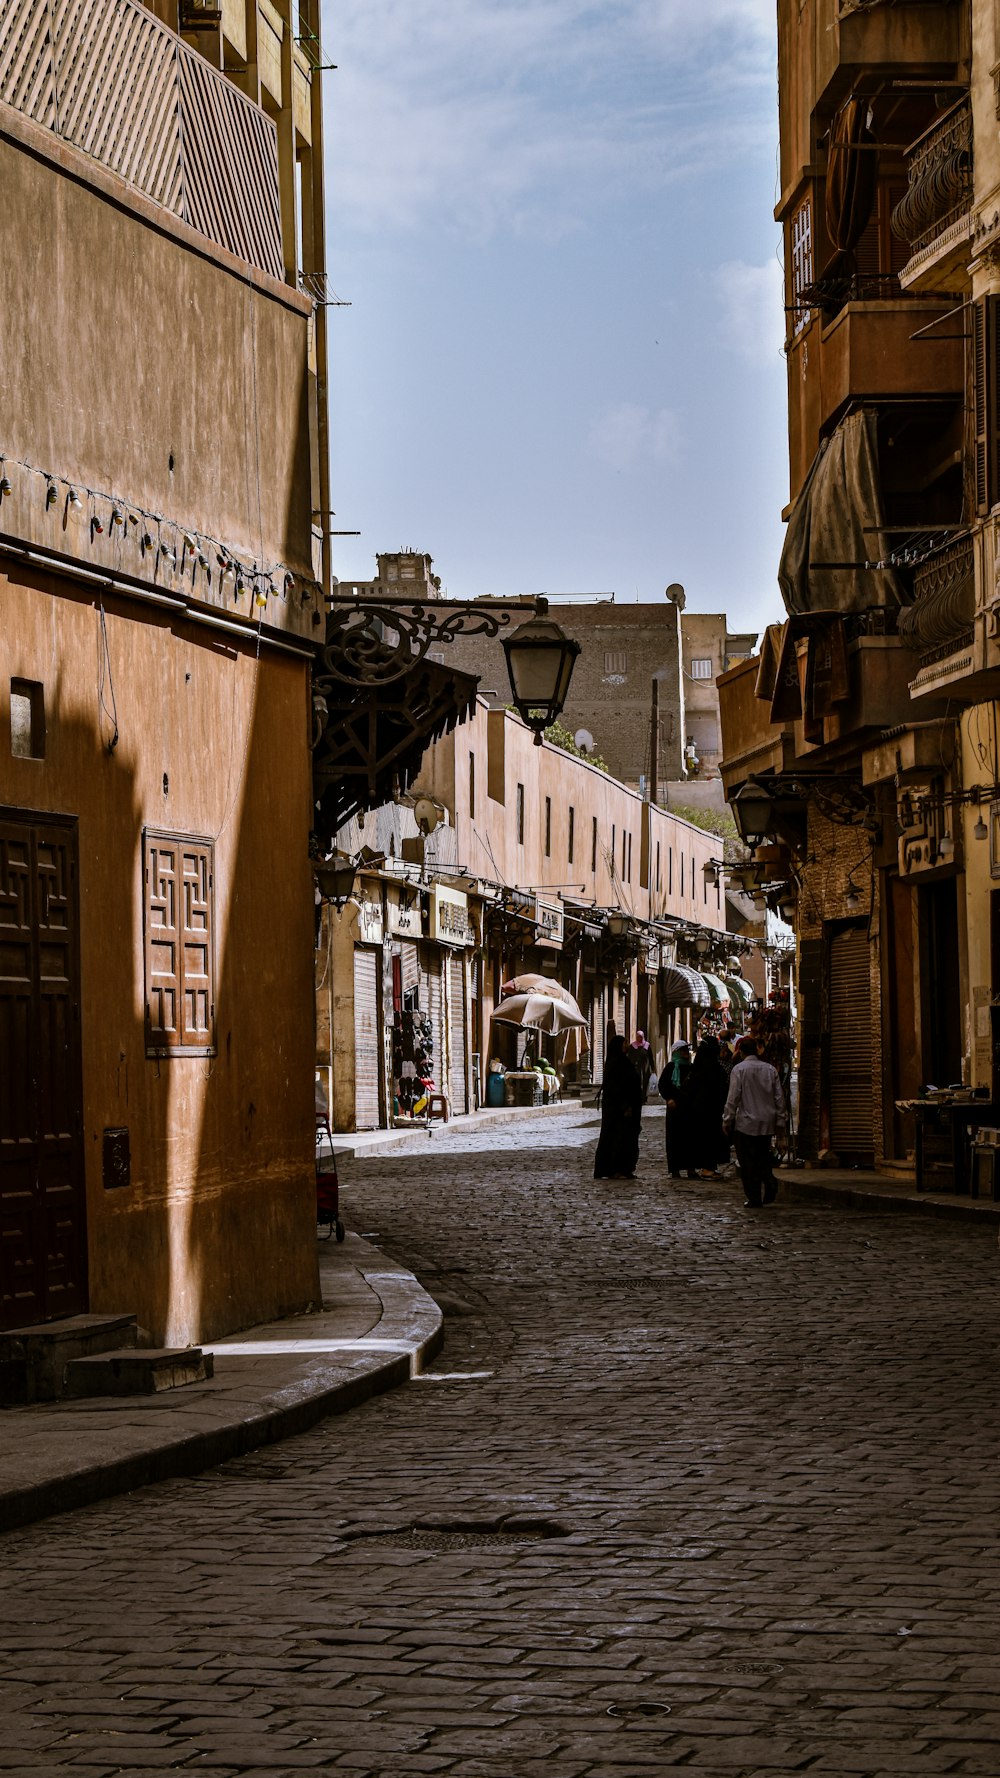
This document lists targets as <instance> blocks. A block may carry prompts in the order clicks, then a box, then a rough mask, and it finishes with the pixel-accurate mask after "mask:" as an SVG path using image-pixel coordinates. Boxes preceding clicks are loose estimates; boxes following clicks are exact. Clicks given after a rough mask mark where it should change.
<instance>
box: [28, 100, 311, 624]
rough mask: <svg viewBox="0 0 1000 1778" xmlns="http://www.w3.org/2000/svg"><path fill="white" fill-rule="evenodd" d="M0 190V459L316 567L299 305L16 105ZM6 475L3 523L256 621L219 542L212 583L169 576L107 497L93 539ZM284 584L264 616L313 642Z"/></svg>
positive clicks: (261, 556) (259, 555)
mask: <svg viewBox="0 0 1000 1778" xmlns="http://www.w3.org/2000/svg"><path fill="white" fill-rule="evenodd" d="M0 189H2V190H3V193H4V253H3V255H2V256H0V313H2V314H3V316H4V323H5V327H6V330H7V337H8V348H7V350H6V351H5V353H4V363H3V373H2V388H3V405H2V412H0V455H3V456H6V457H7V458H9V459H24V460H26V461H27V462H28V463H30V464H32V465H33V466H34V467H35V468H36V469H37V470H41V471H47V472H49V473H51V474H53V475H56V476H59V477H63V478H66V481H67V482H70V483H72V484H74V485H76V486H79V487H81V488H82V490H84V491H85V490H87V489H92V490H94V491H95V492H97V493H99V494H100V495H102V496H106V495H110V496H114V497H116V498H117V499H119V500H121V501H122V502H124V503H127V504H131V505H134V506H135V507H136V508H138V509H141V510H142V511H144V512H146V513H149V514H153V515H157V517H158V518H159V519H160V520H161V521H162V535H163V536H164V538H165V539H166V540H167V541H168V542H169V543H170V544H171V545H172V547H176V545H177V542H178V538H179V535H180V533H182V532H183V530H184V529H185V528H187V529H190V530H191V531H195V532H198V533H199V534H203V535H204V536H206V537H210V538H214V539H217V540H218V541H220V542H222V543H224V544H225V545H226V546H227V547H228V548H229V549H231V550H233V551H234V552H238V553H239V554H240V555H241V558H245V559H246V561H247V562H248V564H249V563H250V562H256V563H258V564H262V565H265V566H267V567H268V568H272V567H275V566H276V565H279V564H284V565H285V566H287V567H288V568H290V569H291V570H292V571H293V572H294V573H295V574H296V575H299V576H302V577H309V576H311V575H312V573H313V566H314V564H313V536H312V527H311V511H310V508H311V492H310V461H309V427H308V413H307V346H308V329H309V305H308V303H307V302H306V300H305V299H304V298H302V297H301V296H299V295H297V294H296V293H295V292H294V291H292V290H291V289H289V288H288V287H286V286H284V285H281V284H277V283H275V282H274V281H273V280H267V279H264V278H262V277H261V276H260V275H252V274H251V273H250V271H249V268H241V267H240V265H239V262H237V261H235V260H233V259H232V258H231V256H229V255H228V254H225V253H224V252H222V251H221V250H220V249H215V248H213V247H212V246H211V244H210V243H207V242H205V241H202V240H201V239H200V237H197V236H195V233H194V231H193V230H192V229H190V228H187V227H186V226H185V225H184V224H183V223H180V222H177V221H175V219H174V218H173V217H172V216H171V215H170V214H169V213H168V212H167V211H165V210H162V209H160V208H159V207H158V206H157V205H154V204H152V203H151V202H150V201H149V200H148V199H144V198H142V197H141V195H140V194H139V193H137V192H134V191H133V190H132V189H131V188H130V187H129V186H128V185H127V184H126V182H125V181H124V180H122V179H119V178H117V177H116V176H115V175H114V174H111V173H108V172H106V171H105V170H104V169H102V168H99V167H97V166H96V164H94V163H91V162H89V161H88V160H87V158H86V157H85V156H84V155H83V154H81V153H80V152H79V151H78V150H76V149H74V148H72V147H70V146H68V145H67V144H65V143H61V142H59V141H57V139H56V138H55V137H53V136H51V135H50V134H49V133H48V132H46V131H44V130H42V129H40V128H38V127H37V126H35V125H32V124H31V123H29V122H28V121H27V120H26V119H23V118H20V117H18V116H17V115H16V114H14V113H7V112H5V115H4V118H3V120H2V121H0ZM15 343H16V349H14V347H15ZM171 458H172V459H173V467H172V468H171ZM10 474H11V479H12V481H13V482H14V493H13V495H12V497H11V498H10V499H9V500H7V501H5V502H4V513H3V526H2V529H3V530H4V531H6V532H8V533H9V532H10V531H12V530H13V531H14V532H15V533H16V534H17V535H18V536H19V537H21V538H23V539H24V540H25V541H27V542H29V543H35V544H39V545H41V546H43V547H45V548H49V549H52V550H57V551H60V552H63V553H66V554H70V555H74V556H77V557H78V558H79V559H80V560H81V561H83V562H84V563H86V564H87V565H88V566H89V567H91V568H99V567H101V566H108V567H114V568H119V569H121V570H122V571H123V572H127V573H129V574H131V575H134V576H136V577H138V578H140V579H143V580H146V581H150V582H153V583H155V584H156V585H157V586H158V587H159V588H160V589H161V590H162V591H165V592H174V591H176V590H178V589H181V590H186V591H187V593H188V594H189V595H192V594H193V595H194V596H195V597H197V598H198V599H199V600H200V601H202V602H204V603H207V604H215V605H218V604H220V603H221V604H222V605H224V606H226V607H228V609H229V610H231V611H236V612H237V613H238V614H240V613H242V615H244V616H246V615H247V614H248V608H249V603H250V602H249V598H248V597H246V596H245V597H244V599H243V600H242V604H241V605H240V606H237V605H236V603H235V600H234V595H233V590H232V588H231V587H228V588H226V589H222V588H220V585H219V573H218V565H217V562H216V560H215V554H214V552H208V559H209V562H210V567H211V571H212V578H211V582H209V580H208V578H207V577H206V575H205V574H204V572H203V571H202V570H197V571H192V567H191V564H190V563H189V564H188V567H187V573H186V574H184V573H181V572H180V571H177V572H175V571H173V570H171V569H170V567H169V565H167V564H165V562H164V561H163V558H162V557H160V555H159V551H158V550H153V551H150V552H147V554H146V555H145V556H142V555H141V554H140V551H139V547H138V541H137V537H136V535H135V528H134V527H133V528H132V530H131V532H130V533H129V535H128V540H127V541H126V542H123V541H122V537H121V534H120V533H119V532H116V531H114V530H113V529H112V527H111V526H110V525H108V524H107V522H106V521H107V518H108V503H107V500H105V499H102V500H101V501H99V502H98V504H97V506H96V508H95V506H94V503H93V502H89V510H88V513H87V519H88V520H89V518H90V516H91V513H92V512H94V511H95V510H96V511H97V512H98V514H99V516H101V517H102V519H103V520H104V521H105V529H104V531H103V533H100V534H95V535H93V536H91V534H90V527H89V523H87V522H85V523H84V524H82V525H70V524H67V523H66V521H65V518H64V505H63V495H64V494H65V491H66V490H65V488H64V487H62V486H60V500H59V502H58V504H57V505H56V506H54V507H52V508H47V507H46V504H45V483H44V480H43V478H42V477H41V476H40V475H31V474H29V473H28V472H27V471H23V470H21V471H19V470H17V469H16V468H15V467H11V469H10ZM153 529H154V533H155V535H156V536H157V539H159V536H160V530H161V527H160V526H158V525H154V527H153ZM281 582H282V584H281V589H280V591H279V595H278V596H277V597H276V598H272V599H271V600H269V605H268V609H267V612H266V615H265V621H266V622H268V623H271V624H274V625H276V626H277V627H279V628H282V629H294V630H298V631H299V632H301V633H304V634H308V635H309V636H312V634H313V626H312V612H313V608H314V605H310V604H304V603H303V598H302V592H301V590H300V589H296V591H295V593H294V594H293V595H291V596H289V597H288V598H285V597H284V596H283V591H284V588H283V577H281ZM249 614H250V615H256V613H253V612H250V613H249Z"/></svg>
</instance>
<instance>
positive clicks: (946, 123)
mask: <svg viewBox="0 0 1000 1778" xmlns="http://www.w3.org/2000/svg"><path fill="white" fill-rule="evenodd" d="M907 177H908V186H907V191H906V195H905V197H903V198H901V199H900V201H899V203H898V204H897V205H896V208H895V210H894V211H893V213H892V229H893V233H894V234H895V235H898V236H899V238H900V240H903V241H906V242H908V243H909V247H910V252H911V254H914V255H915V254H918V253H922V252H924V251H925V250H926V249H927V248H928V247H930V246H931V245H932V243H933V242H934V241H935V240H936V239H937V238H938V236H939V235H942V234H943V233H944V231H945V230H946V229H948V228H950V227H951V226H952V224H953V223H955V222H959V221H960V220H961V218H962V217H963V216H966V215H968V213H969V211H970V210H971V209H972V197H973V192H972V108H971V105H970V102H969V100H968V98H967V97H966V98H964V99H960V100H959V102H958V104H957V105H953V106H952V108H951V110H950V111H948V112H946V113H945V115H944V117H942V118H940V119H939V120H938V122H937V123H936V124H934V125H933V126H932V127H931V129H929V130H928V131H927V132H926V134H925V135H923V136H921V138H920V140H919V141H918V142H916V143H914V145H913V147H912V148H911V149H910V151H909V154H908V155H907Z"/></svg>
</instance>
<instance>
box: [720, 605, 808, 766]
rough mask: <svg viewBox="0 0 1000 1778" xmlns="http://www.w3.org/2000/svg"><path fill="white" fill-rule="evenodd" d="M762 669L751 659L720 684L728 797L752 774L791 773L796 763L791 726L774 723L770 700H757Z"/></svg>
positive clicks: (732, 668) (723, 676)
mask: <svg viewBox="0 0 1000 1778" xmlns="http://www.w3.org/2000/svg"><path fill="white" fill-rule="evenodd" d="M769 633H770V632H769ZM760 665H761V662H760V657H759V656H758V655H751V656H749V657H748V658H747V659H746V660H743V661H738V662H737V664H736V666H735V667H730V669H729V671H728V672H727V673H723V674H721V675H720V677H719V678H718V679H717V680H716V685H717V686H718V689H719V714H720V717H721V719H722V752H723V759H722V764H721V766H720V768H719V769H720V772H721V774H722V782H723V785H724V787H725V792H726V796H727V797H728V796H729V795H730V794H731V792H732V791H734V790H736V789H738V787H739V786H740V785H741V784H743V783H745V781H746V779H747V778H749V777H750V776H751V775H752V774H754V773H757V772H781V771H786V770H790V769H791V768H792V766H793V765H794V763H795V744H794V731H793V729H792V727H791V725H790V724H789V723H780V722H772V721H771V705H770V700H769V699H768V700H764V699H762V698H758V696H757V676H758V673H759V671H760Z"/></svg>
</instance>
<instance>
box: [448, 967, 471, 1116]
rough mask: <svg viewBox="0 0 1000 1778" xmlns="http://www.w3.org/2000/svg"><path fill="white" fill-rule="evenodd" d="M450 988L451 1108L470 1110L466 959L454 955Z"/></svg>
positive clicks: (453, 1109)
mask: <svg viewBox="0 0 1000 1778" xmlns="http://www.w3.org/2000/svg"><path fill="white" fill-rule="evenodd" d="M448 972H449V976H450V978H451V979H450V981H449V984H448V985H449V990H450V995H451V1006H450V1008H449V1013H450V1018H451V1078H450V1083H449V1086H450V1092H451V1109H452V1111H455V1112H461V1111H468V1109H469V1102H468V1085H467V1076H466V1067H465V959H464V957H452V958H451V959H450V960H449V964H448Z"/></svg>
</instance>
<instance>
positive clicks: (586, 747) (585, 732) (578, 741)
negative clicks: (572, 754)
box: [573, 728, 594, 753]
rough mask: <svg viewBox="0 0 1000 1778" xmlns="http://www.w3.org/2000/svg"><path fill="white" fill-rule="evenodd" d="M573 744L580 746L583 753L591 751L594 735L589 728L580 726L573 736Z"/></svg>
mask: <svg viewBox="0 0 1000 1778" xmlns="http://www.w3.org/2000/svg"><path fill="white" fill-rule="evenodd" d="M573 744H574V746H576V747H579V749H580V752H581V753H589V752H590V751H591V748H592V747H593V745H594V737H593V735H592V734H591V732H590V730H589V729H586V728H578V729H577V731H576V734H575V735H574V736H573Z"/></svg>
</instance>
